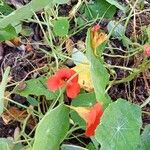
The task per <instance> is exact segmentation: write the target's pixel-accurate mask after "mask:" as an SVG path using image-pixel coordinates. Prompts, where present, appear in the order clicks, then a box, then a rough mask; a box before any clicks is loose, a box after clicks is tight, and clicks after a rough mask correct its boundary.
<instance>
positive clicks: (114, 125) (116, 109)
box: [95, 99, 142, 150]
mask: <svg viewBox="0 0 150 150" xmlns="http://www.w3.org/2000/svg"><path fill="white" fill-rule="evenodd" d="M141 126H142V119H141V109H140V107H139V106H137V105H135V104H132V103H130V102H128V101H126V100H123V99H118V100H117V101H116V102H113V103H111V104H110V105H109V106H108V107H107V108H106V109H105V111H104V114H103V116H102V119H101V122H100V124H99V126H98V128H97V129H96V135H95V137H96V139H97V141H98V142H99V143H100V144H101V150H127V149H128V150H136V149H137V146H138V144H139V143H140V128H141Z"/></svg>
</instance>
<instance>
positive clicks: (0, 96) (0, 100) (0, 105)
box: [0, 67, 10, 114]
mask: <svg viewBox="0 0 150 150" xmlns="http://www.w3.org/2000/svg"><path fill="white" fill-rule="evenodd" d="M9 72H10V67H7V68H6V70H5V73H4V75H3V79H2V82H1V84H0V114H2V113H3V110H4V93H5V88H6V85H7V82H8V77H9Z"/></svg>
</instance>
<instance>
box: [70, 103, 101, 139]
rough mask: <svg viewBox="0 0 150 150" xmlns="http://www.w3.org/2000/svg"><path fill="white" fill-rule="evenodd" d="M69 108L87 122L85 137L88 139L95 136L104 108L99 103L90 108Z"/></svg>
mask: <svg viewBox="0 0 150 150" xmlns="http://www.w3.org/2000/svg"><path fill="white" fill-rule="evenodd" d="M68 107H70V108H71V109H73V110H75V111H76V112H77V113H78V114H79V116H80V117H81V118H83V119H84V120H85V122H86V131H85V135H86V136H87V137H90V136H93V135H94V134H95V129H96V128H97V126H98V125H99V123H100V119H101V116H102V115H103V106H102V105H101V104H100V103H98V102H97V103H96V104H95V105H94V106H92V107H90V108H87V107H74V106H68Z"/></svg>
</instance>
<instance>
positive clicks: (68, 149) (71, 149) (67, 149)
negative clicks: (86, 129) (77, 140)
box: [61, 144, 88, 150]
mask: <svg viewBox="0 0 150 150" xmlns="http://www.w3.org/2000/svg"><path fill="white" fill-rule="evenodd" d="M61 150H88V149H86V148H83V147H80V146H75V145H71V144H63V145H62V146H61Z"/></svg>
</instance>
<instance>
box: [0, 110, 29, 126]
mask: <svg viewBox="0 0 150 150" xmlns="http://www.w3.org/2000/svg"><path fill="white" fill-rule="evenodd" d="M27 115H28V114H27V111H26V110H19V109H18V108H17V107H10V108H9V109H8V110H7V111H5V112H4V113H3V114H2V116H1V117H2V119H3V121H4V122H5V124H8V123H9V122H10V121H15V120H17V121H23V120H24V119H25V118H26V117H27Z"/></svg>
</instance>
